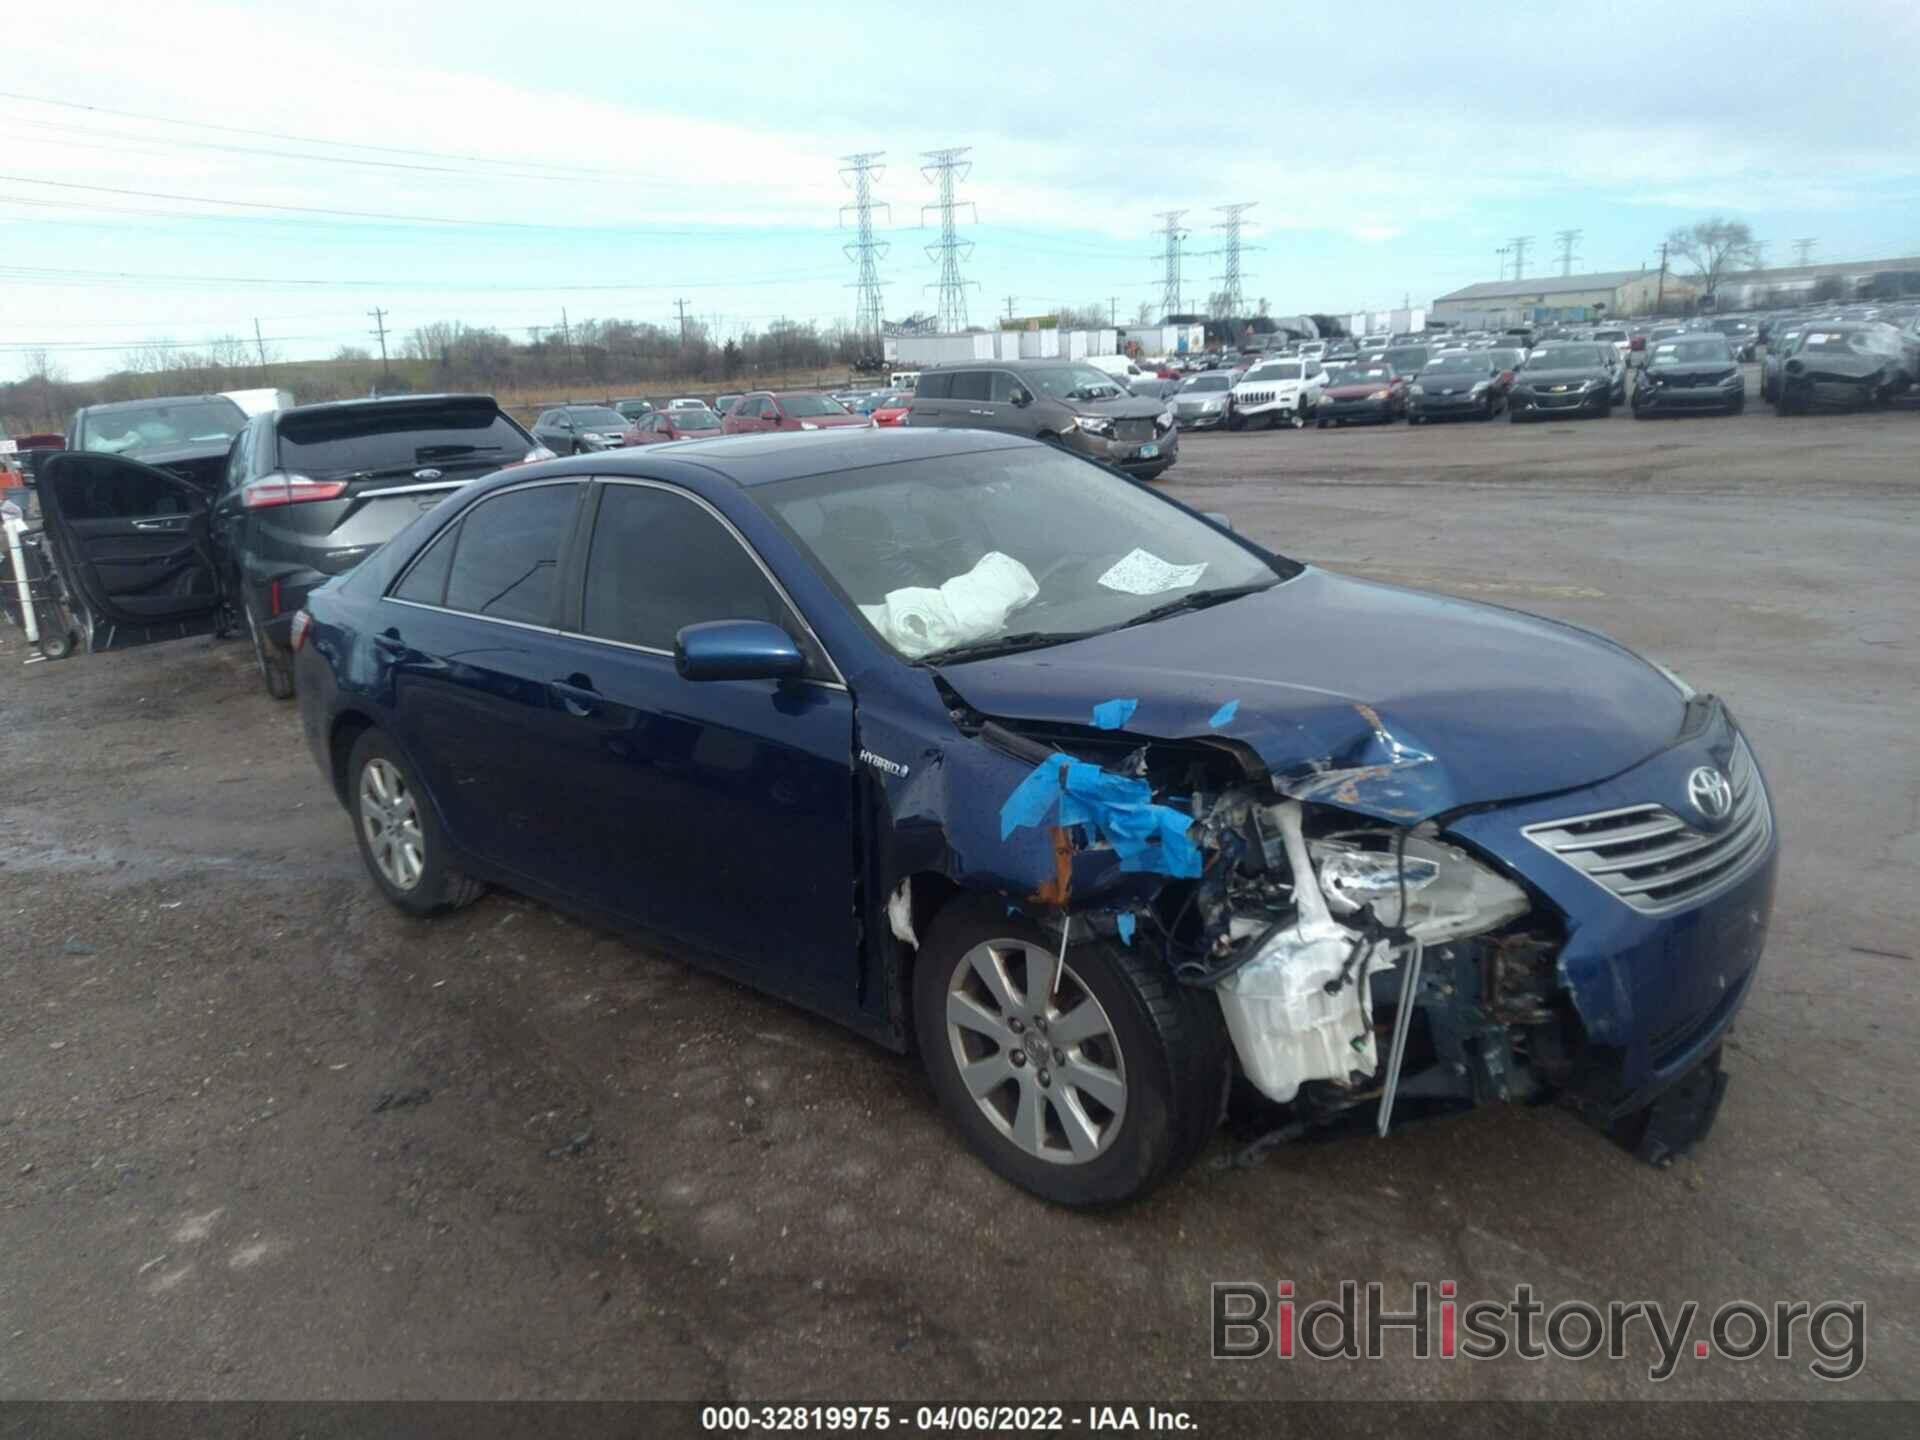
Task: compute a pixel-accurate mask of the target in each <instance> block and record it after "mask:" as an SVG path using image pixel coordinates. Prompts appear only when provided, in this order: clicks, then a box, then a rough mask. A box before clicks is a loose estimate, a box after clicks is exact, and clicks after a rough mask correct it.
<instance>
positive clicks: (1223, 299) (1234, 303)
mask: <svg viewBox="0 0 1920 1440" xmlns="http://www.w3.org/2000/svg"><path fill="white" fill-rule="evenodd" d="M1259 203H1260V202H1259V201H1258V200H1248V201H1244V202H1242V203H1241V204H1238V205H1216V206H1214V207H1213V208H1214V210H1215V211H1217V212H1218V213H1219V214H1222V215H1224V216H1226V217H1227V218H1226V219H1224V220H1222V221H1221V222H1220V223H1219V224H1217V225H1215V226H1214V227H1213V228H1214V229H1216V230H1224V231H1226V232H1227V243H1226V246H1225V247H1224V248H1223V249H1221V250H1218V251H1215V252H1214V253H1215V254H1219V255H1224V256H1226V273H1225V274H1223V275H1216V276H1215V277H1214V278H1215V279H1216V280H1218V281H1219V282H1220V313H1221V315H1222V316H1223V317H1224V318H1226V319H1229V320H1231V319H1234V318H1236V317H1237V316H1238V315H1239V314H1240V312H1241V310H1242V309H1244V308H1245V302H1243V301H1242V300H1241V298H1240V279H1241V276H1240V251H1241V249H1242V248H1243V247H1242V246H1241V244H1240V225H1241V217H1242V216H1244V215H1245V214H1246V213H1247V211H1249V210H1251V209H1253V207H1254V206H1255V205H1258V204H1259ZM1244 248H1246V249H1250V250H1257V249H1258V248H1259V247H1258V246H1257V245H1250V246H1246V247H1244Z"/></svg>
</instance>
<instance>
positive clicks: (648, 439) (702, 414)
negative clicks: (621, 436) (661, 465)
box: [626, 406, 720, 445]
mask: <svg viewBox="0 0 1920 1440" xmlns="http://www.w3.org/2000/svg"><path fill="white" fill-rule="evenodd" d="M719 433H720V417H719V416H718V415H716V414H714V413H713V411H711V410H709V409H707V408H706V407H705V406H702V407H701V408H700V409H698V410H691V409H686V408H684V407H683V408H681V409H679V410H656V411H654V412H653V414H651V415H642V416H641V417H640V418H639V419H638V420H637V421H635V422H634V426H633V428H632V429H631V430H629V431H628V432H627V440H626V443H627V444H629V445H664V444H666V443H667V442H668V441H669V440H707V439H711V438H712V437H713V436H715V435H718V434H719Z"/></svg>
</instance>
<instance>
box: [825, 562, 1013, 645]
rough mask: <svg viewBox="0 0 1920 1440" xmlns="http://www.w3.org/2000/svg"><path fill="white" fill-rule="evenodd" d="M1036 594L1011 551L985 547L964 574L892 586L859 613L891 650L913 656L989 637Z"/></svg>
mask: <svg viewBox="0 0 1920 1440" xmlns="http://www.w3.org/2000/svg"><path fill="white" fill-rule="evenodd" d="M1039 593H1040V586H1039V584H1038V583H1037V582H1036V581H1035V580H1034V578H1033V572H1032V571H1031V570H1029V569H1027V567H1026V566H1024V565H1022V564H1021V563H1020V562H1019V561H1018V560H1016V559H1014V558H1013V557H1012V556H1011V555H1006V554H1002V553H1001V552H1000V551H998V550H990V551H988V552H987V553H986V554H985V555H982V556H981V557H980V560H979V563H978V564H976V565H975V566H974V567H973V568H972V569H971V570H969V571H967V573H966V574H964V575H956V576H954V577H953V578H952V579H951V580H949V581H947V582H946V583H945V584H944V585H941V586H940V587H939V588H938V589H932V588H929V587H927V586H924V585H910V586H907V587H906V588H905V589H901V590H892V591H889V592H888V594H887V598H886V601H885V603H883V604H880V605H862V606H861V607H860V613H861V614H862V615H864V616H866V617H867V622H868V623H869V624H870V625H872V626H873V628H874V629H876V630H878V631H879V632H880V633H881V635H882V636H884V637H885V638H886V640H887V642H888V643H889V644H890V645H892V646H893V647H894V649H896V650H898V651H899V652H900V653H901V654H902V655H905V656H907V657H908V658H909V659H918V658H919V657H920V656H922V655H930V654H932V653H933V652H934V651H935V650H944V649H946V648H947V647H948V646H949V645H966V644H969V643H971V642H972V641H975V640H986V639H990V638H991V637H992V636H994V635H996V634H998V633H999V631H1000V629H1001V627H1003V626H1004V625H1005V624H1006V623H1007V617H1008V616H1009V615H1011V614H1013V612H1014V611H1016V610H1018V609H1019V608H1020V607H1021V606H1022V605H1025V604H1026V603H1028V602H1029V601H1030V600H1032V599H1033V597H1034V596H1036V595H1038V594H1039Z"/></svg>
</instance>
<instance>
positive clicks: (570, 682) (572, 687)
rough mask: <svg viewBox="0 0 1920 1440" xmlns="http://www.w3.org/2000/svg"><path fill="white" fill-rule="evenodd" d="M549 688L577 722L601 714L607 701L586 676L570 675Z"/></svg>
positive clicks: (556, 681)
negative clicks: (601, 708)
mask: <svg viewBox="0 0 1920 1440" xmlns="http://www.w3.org/2000/svg"><path fill="white" fill-rule="evenodd" d="M580 682H585V683H580ZM548 688H549V689H551V690H552V691H553V694H554V697H555V698H556V699H557V700H559V702H560V706H561V708H562V709H563V710H565V711H566V712H567V713H568V714H569V715H571V716H573V717H574V718H575V719H576V720H585V719H587V718H588V717H589V716H592V715H597V714H599V713H600V706H601V704H602V702H603V701H604V699H605V697H604V696H602V695H601V694H600V692H599V691H598V690H596V689H594V688H593V682H592V681H591V680H588V679H587V677H586V676H584V675H569V676H568V677H567V678H566V679H565V680H555V681H554V682H553V683H552V684H551V685H550V686H549V687H548Z"/></svg>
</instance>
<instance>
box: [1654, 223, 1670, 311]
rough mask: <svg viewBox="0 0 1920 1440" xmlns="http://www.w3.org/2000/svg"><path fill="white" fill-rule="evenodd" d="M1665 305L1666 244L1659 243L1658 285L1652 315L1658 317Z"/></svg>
mask: <svg viewBox="0 0 1920 1440" xmlns="http://www.w3.org/2000/svg"><path fill="white" fill-rule="evenodd" d="M1666 303H1667V242H1666V241H1664V240H1662V241H1661V242H1660V285H1659V288H1658V289H1657V290H1655V291H1654V296H1653V313H1654V314H1656V315H1658V314H1659V313H1660V312H1661V311H1662V310H1663V309H1665V308H1666Z"/></svg>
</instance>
